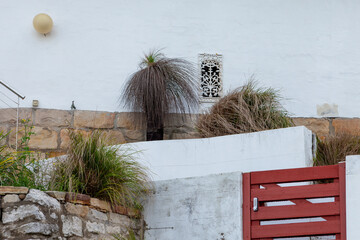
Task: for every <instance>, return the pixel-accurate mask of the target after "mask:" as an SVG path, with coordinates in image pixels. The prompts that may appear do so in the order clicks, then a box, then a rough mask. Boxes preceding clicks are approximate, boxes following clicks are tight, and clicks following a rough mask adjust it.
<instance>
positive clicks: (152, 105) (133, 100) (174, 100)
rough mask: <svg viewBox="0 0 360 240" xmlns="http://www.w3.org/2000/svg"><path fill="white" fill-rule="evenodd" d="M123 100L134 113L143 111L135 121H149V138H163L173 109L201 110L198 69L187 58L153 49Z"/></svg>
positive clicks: (183, 111)
mask: <svg viewBox="0 0 360 240" xmlns="http://www.w3.org/2000/svg"><path fill="white" fill-rule="evenodd" d="M121 100H122V102H123V103H124V105H125V106H126V107H127V108H128V109H129V110H131V112H133V113H136V112H142V113H143V117H144V119H140V118H135V117H134V122H135V124H142V123H143V120H145V123H146V128H147V140H148V141H151V140H161V139H163V132H164V122H165V120H169V119H168V116H169V113H170V112H174V113H180V114H182V115H184V114H186V113H189V112H192V111H194V110H197V107H198V104H199V100H198V93H197V87H196V70H195V68H194V66H193V65H192V64H191V63H190V62H188V61H186V60H183V59H179V58H167V57H165V56H164V55H163V54H161V53H160V52H159V51H152V52H150V53H149V54H147V55H145V57H144V59H143V60H142V62H141V64H140V70H139V71H137V72H135V73H134V74H133V75H131V77H130V78H129V79H128V81H127V83H126V85H125V88H124V91H123V94H122V98H121ZM137 116H138V115H137Z"/></svg>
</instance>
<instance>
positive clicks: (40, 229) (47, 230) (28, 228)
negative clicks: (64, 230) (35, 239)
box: [19, 222, 59, 236]
mask: <svg viewBox="0 0 360 240" xmlns="http://www.w3.org/2000/svg"><path fill="white" fill-rule="evenodd" d="M19 232H21V233H25V234H26V233H37V234H42V235H46V236H48V235H51V234H52V233H54V232H59V227H58V226H57V225H55V224H47V223H39V222H32V223H27V224H24V225H22V226H20V228H19Z"/></svg>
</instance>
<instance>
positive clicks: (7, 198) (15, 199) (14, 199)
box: [2, 194, 20, 204]
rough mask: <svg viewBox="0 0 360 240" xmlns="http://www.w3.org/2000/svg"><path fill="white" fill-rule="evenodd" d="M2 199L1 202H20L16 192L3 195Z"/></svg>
mask: <svg viewBox="0 0 360 240" xmlns="http://www.w3.org/2000/svg"><path fill="white" fill-rule="evenodd" d="M2 201H3V204H4V203H15V202H20V198H19V196H18V195H17V194H8V195H5V196H4V197H3V199H2Z"/></svg>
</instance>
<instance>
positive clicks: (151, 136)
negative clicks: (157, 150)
mask: <svg viewBox="0 0 360 240" xmlns="http://www.w3.org/2000/svg"><path fill="white" fill-rule="evenodd" d="M163 139H164V127H160V128H156V127H154V125H153V124H151V123H150V122H148V123H147V129H146V141H156V140H163Z"/></svg>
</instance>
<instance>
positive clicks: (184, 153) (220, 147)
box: [129, 127, 313, 181]
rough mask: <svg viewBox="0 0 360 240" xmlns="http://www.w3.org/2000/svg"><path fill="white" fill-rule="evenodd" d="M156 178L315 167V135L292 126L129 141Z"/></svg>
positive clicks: (138, 157) (303, 128) (164, 178)
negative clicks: (171, 138) (259, 130)
mask: <svg viewBox="0 0 360 240" xmlns="http://www.w3.org/2000/svg"><path fill="white" fill-rule="evenodd" d="M129 146H131V147H132V148H134V149H136V150H139V151H140V152H139V153H138V156H137V159H139V160H140V161H141V162H143V163H144V164H145V165H147V166H148V167H149V169H150V170H151V171H152V173H153V180H155V181H157V180H167V179H174V178H186V177H197V176H205V175H209V174H218V173H229V172H238V171H239V172H250V171H261V170H271V169H286V168H299V167H308V166H312V159H313V150H312V148H313V137H312V133H311V131H310V130H308V129H307V128H305V127H291V128H283V129H276V130H269V131H262V132H256V133H248V134H236V135H229V136H222V137H214V138H204V139H191V140H168V141H152V142H138V143H132V144H129Z"/></svg>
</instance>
